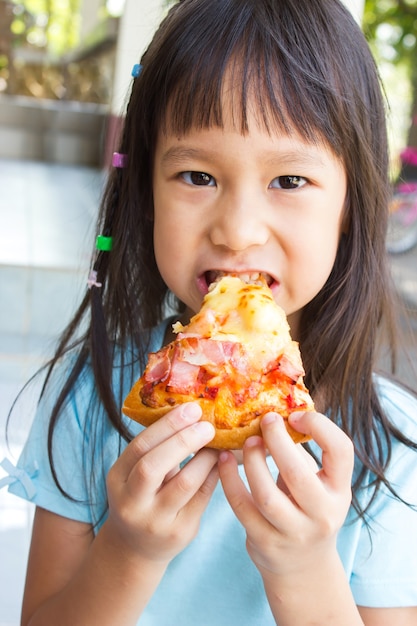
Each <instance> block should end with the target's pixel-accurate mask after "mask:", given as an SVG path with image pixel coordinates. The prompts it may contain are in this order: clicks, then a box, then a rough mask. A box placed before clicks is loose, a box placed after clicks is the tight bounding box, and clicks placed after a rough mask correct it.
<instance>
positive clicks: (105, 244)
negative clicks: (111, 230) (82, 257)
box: [96, 235, 113, 252]
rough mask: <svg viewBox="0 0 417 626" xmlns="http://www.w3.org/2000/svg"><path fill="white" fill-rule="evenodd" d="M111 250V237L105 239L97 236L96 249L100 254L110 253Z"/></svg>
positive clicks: (102, 236)
mask: <svg viewBox="0 0 417 626" xmlns="http://www.w3.org/2000/svg"><path fill="white" fill-rule="evenodd" d="M112 248H113V237H105V236H104V235H99V236H98V237H97V239H96V249H97V250H101V251H102V252H110V250H111V249H112Z"/></svg>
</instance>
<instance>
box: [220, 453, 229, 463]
mask: <svg viewBox="0 0 417 626" xmlns="http://www.w3.org/2000/svg"><path fill="white" fill-rule="evenodd" d="M229 457H230V452H228V451H227V450H222V451H221V452H220V454H219V461H220V463H226V462H227V461H228V460H229Z"/></svg>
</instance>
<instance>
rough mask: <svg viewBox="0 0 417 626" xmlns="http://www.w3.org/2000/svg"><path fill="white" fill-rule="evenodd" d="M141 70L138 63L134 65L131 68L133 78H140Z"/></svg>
mask: <svg viewBox="0 0 417 626" xmlns="http://www.w3.org/2000/svg"><path fill="white" fill-rule="evenodd" d="M142 69H143V66H142V65H141V64H140V63H135V65H134V66H133V68H132V76H133V78H137V77H138V76H140V74H141V72H142Z"/></svg>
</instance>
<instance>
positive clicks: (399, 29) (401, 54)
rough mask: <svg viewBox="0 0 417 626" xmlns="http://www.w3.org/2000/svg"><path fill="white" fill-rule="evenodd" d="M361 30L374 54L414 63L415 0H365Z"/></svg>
mask: <svg viewBox="0 0 417 626" xmlns="http://www.w3.org/2000/svg"><path fill="white" fill-rule="evenodd" d="M363 27H364V32H365V34H366V36H367V38H368V40H369V41H370V43H371V45H372V47H373V49H374V50H375V52H376V55H377V57H378V56H379V57H380V58H381V59H385V60H388V61H391V62H392V63H406V64H407V65H409V66H410V70H411V67H412V66H414V65H415V62H416V54H417V0H366V1H365V11H364V18H363Z"/></svg>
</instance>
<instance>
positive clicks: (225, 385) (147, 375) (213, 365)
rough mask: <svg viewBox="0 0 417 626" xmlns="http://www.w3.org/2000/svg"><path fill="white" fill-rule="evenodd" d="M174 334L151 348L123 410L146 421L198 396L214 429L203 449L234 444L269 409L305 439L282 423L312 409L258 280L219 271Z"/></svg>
mask: <svg viewBox="0 0 417 626" xmlns="http://www.w3.org/2000/svg"><path fill="white" fill-rule="evenodd" d="M173 328H174V331H175V332H176V333H177V338H176V339H175V340H174V341H173V342H171V343H170V344H168V345H167V346H164V347H163V348H161V350H159V351H158V352H155V353H150V354H149V361H148V364H147V367H146V369H145V372H144V374H143V375H142V377H141V378H140V379H139V380H138V381H137V382H136V383H135V384H134V386H133V387H132V389H131V391H130V393H129V395H128V396H127V398H126V400H125V402H124V406H123V413H125V415H127V416H128V417H130V418H131V419H133V420H135V421H137V422H139V423H140V424H142V425H143V426H149V425H150V424H153V423H154V422H155V421H157V420H158V419H160V418H161V417H162V416H163V415H166V413H168V412H169V411H171V410H172V409H173V408H174V407H176V406H179V405H180V404H182V403H184V402H190V401H195V402H198V403H199V404H200V406H201V408H202V410H203V416H202V420H205V421H208V422H211V423H212V424H213V426H214V427H215V430H216V434H215V437H214V439H213V440H212V441H211V442H210V443H209V444H208V447H212V448H218V449H230V450H236V449H241V448H242V446H243V444H244V442H245V441H246V439H247V438H248V437H250V436H252V435H261V428H260V421H261V418H262V415H265V414H266V413H268V412H269V411H276V412H278V413H279V414H280V415H282V417H283V418H284V420H285V425H286V427H287V430H288V432H289V434H290V435H291V437H292V438H293V440H294V441H295V442H302V441H307V440H308V439H309V438H308V437H307V436H306V435H303V434H301V433H298V432H296V431H295V430H294V429H293V428H291V426H290V425H289V423H288V417H289V415H290V414H291V413H292V412H294V411H297V410H298V411H314V404H313V401H312V399H311V397H310V395H309V392H308V390H307V389H306V387H305V386H304V382H303V375H304V369H303V365H302V362H301V355H300V350H299V346H298V344H297V342H295V341H293V340H292V339H291V335H290V327H289V325H288V321H287V318H286V315H285V312H284V311H283V309H282V308H281V307H279V306H278V305H277V303H276V302H275V300H274V297H273V294H272V292H271V290H270V289H269V288H268V286H267V284H266V282H265V283H262V282H261V284H259V283H258V284H248V283H246V282H244V281H242V280H241V279H240V278H239V277H236V276H224V277H222V278H221V279H220V280H219V281H218V282H217V283H215V284H213V285H212V286H211V288H210V291H209V293H207V294H206V296H205V297H204V300H203V304H202V306H201V309H200V311H199V312H198V313H196V314H195V315H194V316H193V317H192V318H191V320H190V322H189V324H188V325H187V326H182V324H180V323H179V322H177V323H176V324H174V326H173Z"/></svg>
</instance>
